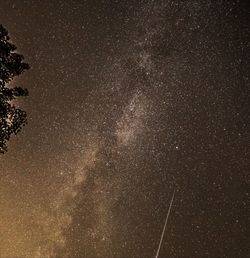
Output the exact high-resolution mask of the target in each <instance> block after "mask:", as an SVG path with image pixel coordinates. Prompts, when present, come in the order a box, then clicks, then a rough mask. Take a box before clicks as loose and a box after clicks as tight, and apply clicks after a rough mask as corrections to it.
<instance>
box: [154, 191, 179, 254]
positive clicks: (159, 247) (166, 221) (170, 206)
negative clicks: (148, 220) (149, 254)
mask: <svg viewBox="0 0 250 258" xmlns="http://www.w3.org/2000/svg"><path fill="white" fill-rule="evenodd" d="M174 196H175V190H174V192H173V195H172V199H171V202H170V205H169V208H168V214H167V217H166V220H165V224H164V227H163V230H162V233H161V239H160V243H159V246H158V249H157V252H156V255H155V258H158V256H159V253H160V249H161V244H162V240H163V237H164V233H165V230H166V226H167V223H168V218H169V214H170V211H171V208H172V204H173V201H174Z"/></svg>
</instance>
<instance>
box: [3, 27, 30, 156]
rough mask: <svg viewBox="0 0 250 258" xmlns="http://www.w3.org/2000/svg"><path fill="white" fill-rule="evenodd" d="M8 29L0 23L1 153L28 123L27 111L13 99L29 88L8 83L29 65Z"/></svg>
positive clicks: (23, 93)
mask: <svg viewBox="0 0 250 258" xmlns="http://www.w3.org/2000/svg"><path fill="white" fill-rule="evenodd" d="M9 40H10V38H9V36H8V31H7V30H6V29H5V28H4V27H3V26H2V25H1V24H0V153H5V152H6V151H7V143H8V141H9V139H10V136H11V135H12V134H17V133H18V132H19V131H20V130H21V128H22V127H23V126H24V125H25V124H26V123H27V114H26V112H25V111H23V110H21V109H19V108H17V107H15V105H14V103H13V101H14V100H15V99H17V98H18V97H22V96H27V95H28V90H27V89H23V88H21V87H12V88H10V87H8V84H9V83H10V82H11V81H12V80H13V79H14V78H15V77H16V76H18V75H20V74H22V73H23V72H24V71H25V70H27V69H29V65H28V64H27V63H24V62H23V59H24V57H23V56H22V55H20V54H17V53H16V52H15V50H16V46H15V45H14V44H12V43H10V42H9Z"/></svg>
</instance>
